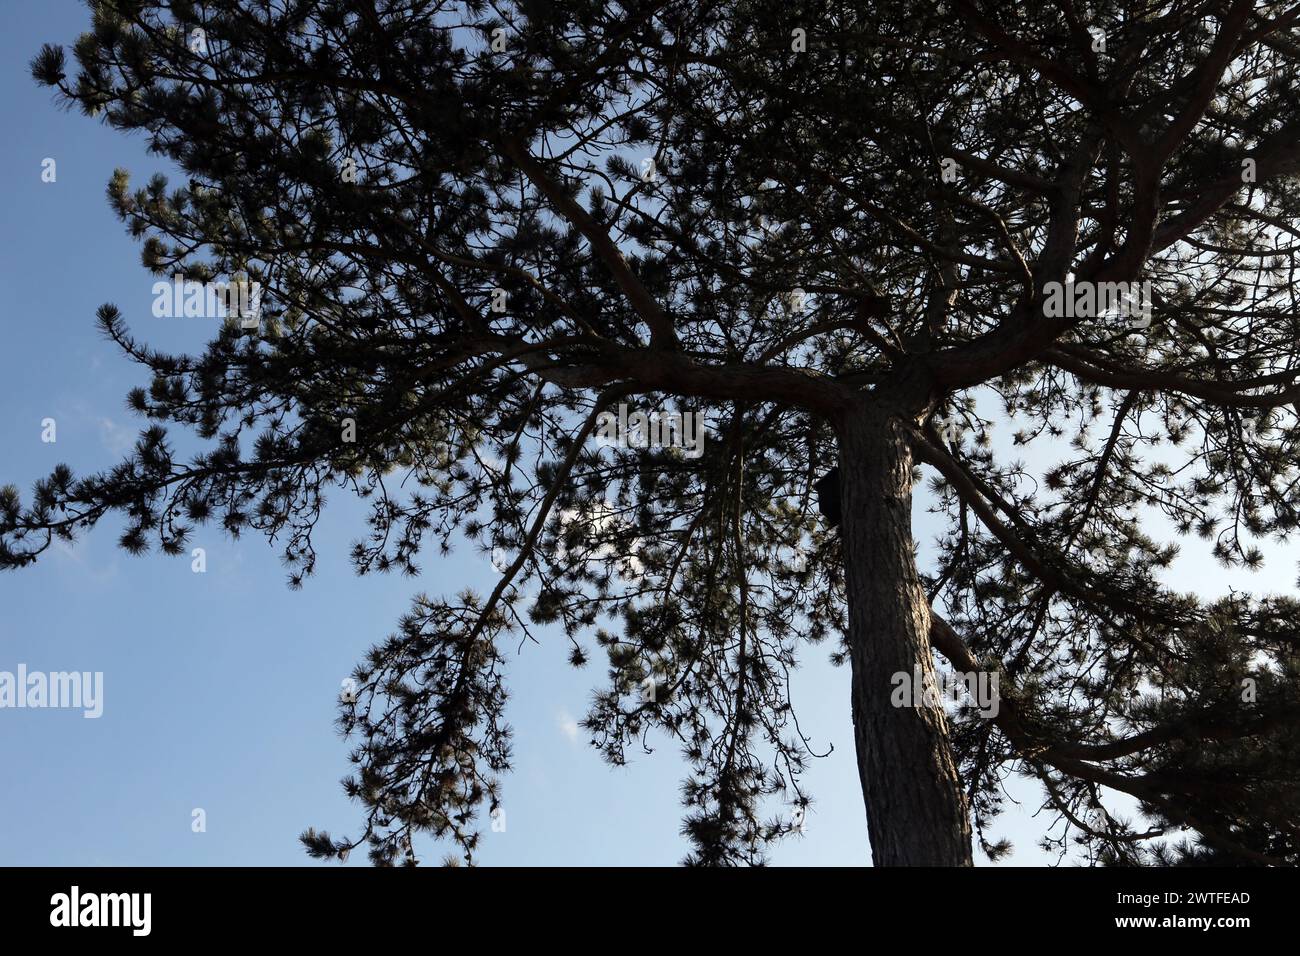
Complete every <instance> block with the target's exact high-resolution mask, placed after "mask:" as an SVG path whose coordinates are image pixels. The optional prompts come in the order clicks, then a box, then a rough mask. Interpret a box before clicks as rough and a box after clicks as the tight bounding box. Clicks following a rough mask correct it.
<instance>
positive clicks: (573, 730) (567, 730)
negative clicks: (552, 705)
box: [556, 709, 578, 744]
mask: <svg viewBox="0 0 1300 956" xmlns="http://www.w3.org/2000/svg"><path fill="white" fill-rule="evenodd" d="M556 720H558V721H559V724H560V733H562V734H564V736H565V737H568V738H569V743H571V744H576V743H577V742H578V722H577V721H576V720H574V719H573V715H572V714H570V713H569V712H568V711H567V710H563V709H561V710H560V712H559V713H558V714H556Z"/></svg>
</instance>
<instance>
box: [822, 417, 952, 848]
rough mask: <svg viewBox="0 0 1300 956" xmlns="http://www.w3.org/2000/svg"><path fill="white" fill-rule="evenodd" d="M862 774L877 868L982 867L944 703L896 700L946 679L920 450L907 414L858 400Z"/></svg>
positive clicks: (847, 463) (849, 530)
mask: <svg viewBox="0 0 1300 956" xmlns="http://www.w3.org/2000/svg"><path fill="white" fill-rule="evenodd" d="M837 431H838V433H839V443H840V502H841V507H842V516H841V523H840V535H841V539H842V542H843V546H844V558H845V575H846V583H847V588H848V605H849V644H850V649H851V660H852V668H853V691H852V693H853V730H854V736H855V738H856V741H857V752H858V775H859V777H860V778H861V780H862V797H863V801H864V802H865V803H866V809H867V828H868V832H869V834H870V838H871V855H872V859H873V862H874V863H875V865H876V866H970V865H971V831H970V816H969V812H968V808H967V804H966V795H965V792H964V790H963V788H962V785H961V781H960V779H959V778H958V776H957V768H956V765H955V763H954V761H953V757H952V749H951V747H950V746H949V743H948V721H947V719H946V716H945V714H944V711H943V707H942V705H931V706H925V703H924V701H923V700H922V701H913V703H914V704H915V705H917V706H903V707H895V706H893V705H892V704H891V702H890V698H891V694H892V692H893V690H894V687H895V686H897V681H896V680H895V675H898V674H903V675H905V676H906V679H907V686H908V687H911V686H912V680H913V668H914V667H916V666H919V667H920V668H921V674H922V680H923V681H924V682H925V684H924V686H933V685H934V664H933V662H932V661H931V658H930V636H929V631H930V608H929V603H928V602H927V601H926V597H925V592H924V591H923V589H922V587H921V580H920V577H919V576H918V574H917V570H916V556H915V554H914V552H913V546H912V456H911V450H910V449H909V447H908V445H907V440H906V437H905V435H904V433H903V432H902V430H901V429H900V428H899V427H898V423H897V420H893V421H891V419H890V418H889V417H888V416H886V415H884V414H881V413H879V412H876V411H874V410H865V409H858V410H857V411H855V412H854V413H852V414H851V415H849V416H847V417H846V418H845V419H844V420H843V421H841V422H840V423H839V427H838V428H837Z"/></svg>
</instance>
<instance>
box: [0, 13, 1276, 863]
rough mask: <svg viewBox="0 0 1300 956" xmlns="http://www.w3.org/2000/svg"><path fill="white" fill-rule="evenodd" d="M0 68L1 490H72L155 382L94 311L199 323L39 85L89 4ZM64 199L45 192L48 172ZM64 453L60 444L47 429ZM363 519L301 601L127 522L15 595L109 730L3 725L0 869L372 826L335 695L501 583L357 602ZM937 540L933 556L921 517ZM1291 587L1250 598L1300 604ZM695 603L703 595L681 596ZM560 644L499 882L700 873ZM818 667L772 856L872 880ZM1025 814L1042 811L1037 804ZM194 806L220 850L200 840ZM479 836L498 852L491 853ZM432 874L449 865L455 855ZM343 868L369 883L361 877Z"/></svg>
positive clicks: (79, 724) (468, 574)
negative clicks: (467, 593)
mask: <svg viewBox="0 0 1300 956" xmlns="http://www.w3.org/2000/svg"><path fill="white" fill-rule="evenodd" d="M5 13H6V18H5V20H6V22H5V29H4V31H3V35H0V47H2V49H3V55H2V56H0V63H2V64H4V66H3V69H4V70H5V76H4V82H3V84H2V85H0V122H2V123H3V128H4V130H5V136H6V143H5V147H4V150H3V151H2V152H0V182H3V184H4V190H5V197H4V199H5V201H4V207H5V214H4V216H3V217H2V219H0V222H2V225H0V229H3V232H4V236H3V249H4V256H3V258H2V259H0V301H2V302H3V303H4V306H3V310H2V311H0V323H2V328H0V342H2V343H3V344H2V345H0V484H2V483H6V482H13V483H16V484H18V485H20V486H21V487H22V488H23V489H24V493H26V491H27V489H29V488H30V485H31V482H32V481H33V480H35V479H36V478H38V477H42V476H44V475H45V474H47V473H48V472H49V470H50V468H51V467H52V466H53V465H54V464H56V463H57V462H67V463H68V464H70V465H72V467H73V468H74V471H76V472H77V473H85V472H86V471H89V470H92V469H97V468H101V467H105V466H108V465H110V464H112V463H113V462H114V461H115V459H116V457H117V456H118V455H120V453H121V452H122V451H123V450H124V448H127V447H129V445H130V443H131V442H132V440H133V436H134V433H135V430H136V429H137V427H138V425H139V420H138V419H136V418H134V416H132V415H131V414H130V413H129V412H128V411H127V410H126V409H125V406H124V401H123V399H124V396H125V394H126V392H127V390H128V389H129V388H130V387H131V386H133V385H137V384H144V383H145V377H144V375H143V374H142V372H141V371H140V370H139V369H138V367H135V366H133V365H132V364H131V363H130V362H128V361H127V360H126V359H125V358H124V357H123V356H122V355H121V354H120V353H119V352H118V351H117V350H116V349H115V347H114V346H112V345H111V344H110V343H108V342H107V341H105V340H104V339H103V338H102V336H101V335H100V334H99V332H98V331H97V329H96V327H95V323H94V312H95V309H96V308H97V307H98V306H99V305H100V304H101V303H103V302H113V303H115V304H116V305H117V306H118V307H119V308H120V309H121V310H122V313H123V315H124V317H125V318H126V321H127V323H128V325H129V327H130V329H131V331H132V333H133V334H134V335H135V336H136V337H138V338H141V339H143V340H145V341H147V342H149V343H150V344H152V345H156V346H158V347H163V348H172V349H180V348H185V347H190V348H194V349H197V348H199V347H200V346H201V345H202V343H203V342H204V341H205V340H206V339H207V338H208V337H209V335H210V334H211V333H212V331H213V330H212V329H211V328H209V327H208V325H207V324H206V322H205V320H200V319H160V318H155V317H154V316H153V315H152V314H151V311H150V307H151V304H152V301H153V295H152V291H151V287H152V284H153V282H154V281H155V280H154V277H152V276H151V275H149V274H148V273H147V272H146V270H145V269H144V268H143V267H142V266H141V265H140V255H139V252H140V250H139V246H138V244H137V243H135V242H134V241H133V240H131V239H130V238H129V236H127V234H126V232H125V230H124V228H123V226H122V225H121V223H119V222H118V221H117V219H116V218H115V217H114V215H113V214H112V212H111V210H110V208H109V206H108V203H107V201H106V199H105V195H104V189H105V186H106V184H107V182H108V179H109V177H110V175H111V173H112V171H113V169H114V167H117V166H123V167H126V168H128V169H129V170H130V171H131V172H132V181H133V182H135V183H139V182H142V181H143V180H145V179H146V178H147V177H148V175H149V174H151V173H152V172H154V171H155V170H157V169H161V168H163V167H161V166H160V165H159V163H158V161H157V159H156V158H155V157H150V156H149V155H147V153H146V151H145V142H144V140H143V139H141V138H138V137H137V138H127V137H124V136H123V135H121V134H119V133H116V132H113V131H111V130H109V129H107V128H106V127H104V126H102V125H100V124H99V123H98V122H96V121H92V120H89V119H86V118H84V117H82V116H80V115H79V114H74V113H67V112H63V111H61V110H60V109H59V108H57V107H56V106H55V105H54V104H53V102H52V98H51V96H50V94H49V92H48V91H47V90H44V89H41V88H38V87H37V86H36V85H35V84H34V83H33V82H32V80H31V79H30V77H29V76H28V72H27V62H28V60H29V59H30V58H31V56H32V55H33V54H34V53H35V52H36V51H37V49H38V48H39V47H40V45H41V43H43V42H57V43H61V44H64V45H70V44H71V43H72V42H73V41H74V40H75V38H76V36H77V35H78V34H79V33H80V32H81V31H82V30H83V29H84V28H85V26H86V25H87V23H88V20H89V16H88V13H87V12H86V11H85V10H84V8H82V6H81V5H80V4H79V3H77V2H74V0H40V2H37V0H9V2H7V3H6V4H5ZM46 158H51V159H53V160H55V162H56V164H57V167H56V170H57V180H56V181H55V182H53V183H46V182H42V179H41V171H42V161H43V160H44V159H46ZM46 418H53V419H54V420H55V421H56V423H57V441H56V442H55V443H53V444H50V443H44V442H42V441H41V430H42V425H41V423H42V420H43V419H46ZM361 515H362V510H361V508H360V507H359V506H358V505H357V503H356V502H355V501H353V500H351V499H348V498H346V497H344V496H343V495H342V493H338V494H336V496H335V498H334V500H333V501H332V506H331V507H330V508H329V509H328V510H327V513H326V517H325V519H324V521H323V522H322V524H321V527H320V533H319V536H318V550H319V552H320V555H321V560H320V562H319V565H318V569H319V570H318V573H317V575H316V576H315V577H314V578H312V579H309V581H308V583H307V585H306V587H305V588H304V589H303V590H302V591H299V592H291V591H290V590H288V588H287V587H286V586H285V576H284V570H283V568H282V567H281V565H280V563H279V560H278V551H277V549H275V548H274V547H272V546H271V545H269V544H268V543H267V542H266V540H265V539H264V538H261V537H257V536H251V537H246V538H244V539H242V540H240V541H237V542H235V541H231V540H230V539H228V538H226V537H224V536H223V535H221V534H220V533H219V532H218V531H217V530H216V529H211V528H209V529H201V530H200V532H199V535H198V537H197V538H196V540H195V541H194V545H195V546H201V547H203V548H205V550H206V552H207V572H206V573H204V574H195V573H193V572H192V571H191V566H190V559H189V558H188V557H187V558H184V559H179V558H177V559H169V558H165V557H163V556H161V555H157V554H154V555H150V556H147V557H144V558H132V557H130V556H128V555H126V554H125V553H124V552H122V551H120V550H118V549H117V547H116V543H115V542H116V537H117V532H116V528H115V524H116V523H115V522H109V523H106V524H104V525H101V526H100V527H99V528H98V529H96V531H95V532H94V533H92V534H91V535H89V536H87V537H85V538H84V539H83V540H81V541H79V542H78V543H77V545H76V546H75V547H71V548H61V549H57V550H55V551H53V552H52V553H50V554H49V555H47V557H46V558H45V559H43V560H42V561H40V562H39V563H38V564H37V565H36V566H34V567H32V568H29V569H26V570H24V571H22V572H20V573H12V572H11V573H7V574H4V575H0V671H3V670H7V671H14V670H15V669H16V668H17V666H18V665H19V664H20V663H21V664H26V665H27V667H28V669H29V670H43V671H65V670H78V671H102V672H103V673H104V713H103V716H102V717H101V718H100V719H98V720H86V719H83V717H82V715H81V713H80V712H79V711H76V710H13V709H4V710H0V766H3V777H4V780H5V785H4V786H3V787H0V864H37V865H56V864H61V865H110V864H111V865H137V864H141V865H142V864H161V865H191V864H215V865H233V864H276V865H286V864H287V865H298V864H301V865H329V866H336V865H338V864H336V863H329V864H319V863H315V862H313V861H311V860H309V859H308V858H307V857H306V855H305V854H304V853H303V852H302V851H301V849H300V846H299V844H298V842H297V834H298V833H299V832H300V831H301V830H302V829H303V828H304V827H305V826H308V825H313V826H316V827H318V828H326V829H328V830H330V831H331V832H332V833H334V834H336V835H340V834H353V833H355V831H356V829H357V824H358V823H359V821H360V813H359V812H358V810H357V809H356V808H355V807H354V806H352V805H351V804H349V802H348V801H347V800H346V798H345V797H344V796H343V794H342V792H341V789H340V788H339V786H338V779H339V777H340V776H342V775H343V774H344V773H345V772H346V771H347V770H348V764H347V761H346V755H347V752H348V749H349V745H348V743H347V742H346V741H343V740H341V739H340V738H339V737H338V735H337V733H336V732H335V730H334V727H333V723H332V721H333V718H334V716H335V702H336V699H337V695H338V692H339V688H340V683H341V681H342V680H343V679H344V678H346V677H347V675H348V674H349V672H350V671H351V669H352V667H353V666H354V664H355V663H356V661H357V660H359V659H360V658H361V656H362V655H363V654H364V652H365V651H366V649H367V648H368V647H369V646H370V645H371V644H372V643H374V642H375V641H377V640H379V639H381V638H382V637H384V636H385V635H386V634H388V633H389V632H390V631H391V630H392V629H393V627H394V624H395V622H396V621H397V619H398V617H399V616H400V615H401V614H402V613H403V612H404V611H405V610H406V609H407V606H408V604H409V600H410V597H411V595H412V593H413V592H414V591H415V590H424V591H426V592H429V593H442V592H450V591H455V590H458V589H461V588H464V587H466V586H472V587H475V588H478V589H480V590H483V589H486V588H487V587H489V586H490V582H491V580H492V575H493V572H492V569H491V566H490V564H489V562H488V561H487V559H486V558H485V557H483V556H481V555H479V554H477V553H476V552H474V551H472V550H462V551H461V552H458V553H457V554H455V555H454V556H453V557H452V558H450V559H448V560H438V559H437V558H436V557H435V556H432V555H429V556H426V558H425V560H424V562H423V566H424V576H423V579H422V580H421V581H420V582H418V584H413V583H412V582H410V581H408V580H403V579H399V578H391V577H379V576H371V577H367V578H357V577H355V576H354V575H353V574H352V572H351V568H350V565H349V563H348V561H347V547H348V544H349V543H350V542H351V540H352V539H353V538H354V537H355V536H356V535H358V534H359V533H360V532H361V530H362V528H363V525H362V522H361ZM918 516H919V526H918V538H919V539H921V540H922V541H925V540H927V539H928V538H929V537H930V536H932V534H933V532H934V528H933V527H932V526H930V525H927V521H928V516H926V515H924V513H923V509H921V508H919V507H918ZM1179 573H1180V574H1181V575H1182V578H1181V583H1183V584H1184V585H1185V586H1189V587H1197V586H1198V584H1200V585H1204V586H1205V587H1207V588H1208V587H1210V586H1211V582H1213V587H1214V589H1215V590H1221V589H1222V587H1224V586H1226V583H1228V581H1229V580H1231V578H1230V576H1225V575H1223V573H1222V572H1221V571H1219V570H1218V569H1217V568H1215V567H1214V566H1213V565H1211V564H1209V563H1208V562H1206V561H1204V560H1203V559H1198V558H1195V557H1192V558H1189V559H1187V561H1185V562H1183V563H1182V564H1181V566H1180V572H1179ZM1292 573H1293V569H1292V566H1291V565H1290V563H1289V562H1282V561H1274V562H1273V563H1272V564H1271V565H1270V566H1269V569H1268V570H1267V571H1266V572H1265V574H1264V579H1263V581H1261V579H1260V577H1259V576H1256V577H1255V578H1254V579H1252V580H1250V581H1248V582H1241V583H1246V584H1253V585H1255V586H1256V587H1258V586H1260V584H1261V583H1263V584H1264V585H1265V586H1267V587H1271V588H1274V589H1285V590H1289V589H1290V580H1289V579H1290V575H1291V574H1292ZM683 598H684V599H688V600H689V598H690V595H683ZM566 647H567V644H566V642H565V641H563V640H562V639H558V640H551V641H549V642H544V643H543V645H542V646H541V647H528V648H526V649H525V650H524V651H523V652H522V653H521V654H519V655H518V656H517V657H515V658H514V659H513V661H512V663H511V672H510V683H511V688H512V694H513V700H512V703H511V705H510V710H509V717H510V720H511V722H512V724H513V725H514V727H515V729H516V741H515V754H516V769H515V771H514V773H513V774H512V775H511V776H510V777H509V778H508V779H507V780H506V781H505V790H504V802H503V806H504V808H505V811H506V829H505V832H503V833H493V832H490V831H488V832H485V834H484V839H483V844H482V850H481V862H482V863H484V864H488V865H492V864H513V865H531V864H648V865H671V864H674V863H676V862H677V861H678V860H679V859H680V858H681V857H682V855H683V854H684V852H685V850H686V845H685V842H684V840H683V839H682V838H681V837H680V836H679V835H678V826H679V822H678V820H679V804H678V784H679V781H680V779H681V777H682V776H683V770H684V767H683V765H682V763H681V761H680V759H679V758H678V756H677V754H676V751H675V748H674V747H673V745H672V744H671V743H670V742H668V741H666V740H661V741H659V744H660V745H659V746H658V747H657V751H656V752H655V753H654V754H653V755H636V757H635V759H634V761H633V762H632V763H631V765H630V766H628V767H625V768H618V769H615V768H610V767H608V766H607V765H605V764H603V763H602V762H601V761H600V760H599V759H598V757H597V756H596V754H595V752H594V751H592V750H591V749H590V748H588V747H587V746H586V745H585V741H584V738H583V736H582V733H581V731H580V730H579V729H578V728H577V726H576V723H575V722H576V720H578V719H580V718H581V716H582V715H583V713H584V712H585V709H586V703H587V698H588V695H589V693H590V690H591V689H592V686H593V681H595V682H598V681H599V680H600V679H601V677H602V676H603V669H602V668H600V667H599V666H598V665H597V666H594V667H591V668H589V669H588V670H586V671H575V670H574V669H573V668H571V667H569V666H568V665H567V664H566V663H565V660H564V658H565V653H566ZM828 650H829V648H826V647H823V648H809V649H807V651H806V652H805V654H804V658H805V661H806V665H807V666H806V667H805V668H804V669H803V670H802V671H801V672H800V674H799V675H798V677H797V679H796V682H795V688H794V691H795V695H796V696H795V700H796V703H797V704H798V705H799V716H800V722H801V726H802V727H803V729H804V731H805V733H807V734H808V735H809V736H810V737H811V740H812V743H813V746H814V747H815V749H817V750H818V751H823V750H825V749H827V748H828V746H830V745H833V747H834V751H833V753H832V754H831V756H829V757H828V758H826V759H824V760H818V761H813V766H812V768H811V769H810V770H809V772H808V774H807V776H806V781H807V784H808V788H809V790H810V791H811V792H812V794H813V796H814V798H815V800H816V803H815V805H814V807H813V810H812V812H811V814H810V815H809V818H808V825H807V833H806V835H805V836H804V837H803V838H802V839H799V840H794V841H789V842H787V843H786V844H784V845H782V846H780V847H777V848H776V849H775V850H774V851H773V853H772V861H773V862H774V863H776V864H804V865H808V864H812V865H848V864H862V863H866V862H868V860H869V852H868V849H867V840H866V831H865V826H864V814H863V810H862V804H861V796H860V792H859V787H858V781H857V773H856V769H855V767H854V761H853V739H852V728H851V724H850V713H849V699H848V679H849V675H848V671H847V669H837V668H833V667H831V666H830V665H829V664H828V663H827V662H826V655H827V653H828ZM1013 792H1015V793H1017V794H1018V795H1020V796H1022V797H1024V798H1026V799H1027V800H1028V801H1030V802H1029V804H1028V808H1029V809H1031V810H1032V809H1033V808H1034V807H1036V805H1037V803H1036V792H1035V789H1034V788H1027V787H1024V786H1021V787H1019V788H1016V789H1015V790H1014V791H1013ZM196 808H201V809H202V810H203V811H204V812H205V814H206V824H207V829H206V832H202V833H195V832H192V830H191V815H192V812H193V810H194V809H196ZM485 829H486V828H485ZM999 830H1000V833H1001V834H1002V835H1006V836H1009V837H1010V838H1011V839H1012V840H1013V841H1014V842H1015V843H1016V844H1017V851H1018V852H1017V853H1016V854H1015V855H1014V856H1013V857H1012V858H1011V862H1013V863H1019V864H1038V863H1042V862H1045V861H1046V860H1047V857H1046V856H1045V855H1044V854H1042V853H1041V852H1040V851H1038V850H1037V849H1036V847H1035V846H1034V843H1035V837H1036V835H1037V833H1038V830H1039V827H1038V824H1037V822H1036V821H1033V820H1031V819H1030V818H1029V816H1028V814H1027V813H1024V812H1020V813H1017V812H1012V813H1010V814H1008V815H1007V817H1006V818H1004V822H1003V824H1002V825H1001V827H1000V828H999ZM424 849H425V853H424V855H425V857H426V859H429V858H430V857H432V858H433V859H432V860H431V862H436V859H437V857H439V856H441V852H438V853H436V854H434V853H429V852H428V847H427V846H426V847H425V848H424ZM348 865H364V856H363V855H362V854H360V853H358V854H357V855H356V856H355V857H354V858H353V861H352V862H351V863H349V864H348Z"/></svg>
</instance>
